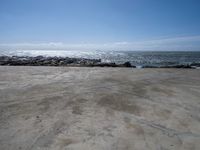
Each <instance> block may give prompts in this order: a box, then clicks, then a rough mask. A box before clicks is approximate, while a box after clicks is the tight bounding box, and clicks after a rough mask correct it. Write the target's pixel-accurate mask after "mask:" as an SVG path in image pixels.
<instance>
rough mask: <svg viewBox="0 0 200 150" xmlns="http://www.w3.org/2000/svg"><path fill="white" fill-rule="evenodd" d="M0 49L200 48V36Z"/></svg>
mask: <svg viewBox="0 0 200 150" xmlns="http://www.w3.org/2000/svg"><path fill="white" fill-rule="evenodd" d="M0 49H1V50H2V49H4V50H6V49H20V50H29V49H30V50H43V49H48V50H51V49H52V50H55V49H56V50H59V49H60V50H96V49H100V50H200V36H183V37H172V38H161V39H155V40H146V41H135V42H128V41H121V42H112V43H81V44H67V43H62V42H47V43H2V44H0Z"/></svg>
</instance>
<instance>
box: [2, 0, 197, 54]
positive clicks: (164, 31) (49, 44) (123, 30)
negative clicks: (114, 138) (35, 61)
mask: <svg viewBox="0 0 200 150" xmlns="http://www.w3.org/2000/svg"><path fill="white" fill-rule="evenodd" d="M199 8H200V1H199V0H0V48H1V49H5V48H16V49H70V50H73V49H102V50H104V49H105V50H111V49H112V50H200V9H199Z"/></svg>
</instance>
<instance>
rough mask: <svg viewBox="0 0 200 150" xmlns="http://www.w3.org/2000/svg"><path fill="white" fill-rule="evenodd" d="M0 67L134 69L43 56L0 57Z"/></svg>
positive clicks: (118, 65)
mask: <svg viewBox="0 0 200 150" xmlns="http://www.w3.org/2000/svg"><path fill="white" fill-rule="evenodd" d="M0 65H7V66H8V65H10V66H83V67H84V66H85V67H135V66H132V65H131V63H130V62H125V63H124V64H116V63H112V62H111V63H104V62H101V59H85V58H69V57H44V56H36V57H29V56H0Z"/></svg>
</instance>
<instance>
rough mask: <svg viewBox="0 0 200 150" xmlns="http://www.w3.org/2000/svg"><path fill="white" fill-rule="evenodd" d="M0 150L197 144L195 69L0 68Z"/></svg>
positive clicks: (154, 148) (188, 149) (199, 94)
mask: <svg viewBox="0 0 200 150" xmlns="http://www.w3.org/2000/svg"><path fill="white" fill-rule="evenodd" d="M0 149H1V150H17V149H19V150H20V149H23V150H47V149H48V150H62V149H66V150H199V149H200V70H197V69H130V68H78V67H76V68H69V67H8V66H7V67H3V66H1V67H0Z"/></svg>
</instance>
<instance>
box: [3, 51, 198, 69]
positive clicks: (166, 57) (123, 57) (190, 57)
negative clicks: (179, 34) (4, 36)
mask: <svg viewBox="0 0 200 150" xmlns="http://www.w3.org/2000/svg"><path fill="white" fill-rule="evenodd" d="M5 55H6V56H38V55H42V56H51V57H52V56H61V57H73V58H88V59H101V60H102V62H115V63H117V64H118V63H124V62H127V61H129V62H131V64H132V65H135V66H144V65H152V66H165V65H180V64H191V63H200V51H189V52H186V51H182V52H180V51H99V50H90V51H82V50H81V51H77V50H76V51H75V50H73V51H69V50H10V51H8V50H6V51H3V50H0V56H5Z"/></svg>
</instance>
